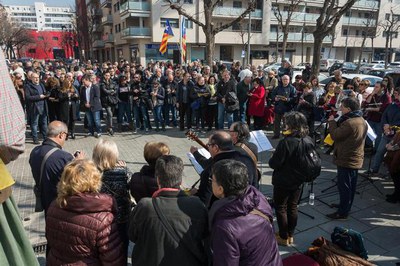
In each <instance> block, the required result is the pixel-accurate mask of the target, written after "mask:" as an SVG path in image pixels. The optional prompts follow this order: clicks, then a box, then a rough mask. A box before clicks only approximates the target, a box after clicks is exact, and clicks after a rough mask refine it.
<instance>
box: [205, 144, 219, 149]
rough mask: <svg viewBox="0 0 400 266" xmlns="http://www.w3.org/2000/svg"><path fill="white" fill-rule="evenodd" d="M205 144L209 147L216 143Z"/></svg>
mask: <svg viewBox="0 0 400 266" xmlns="http://www.w3.org/2000/svg"><path fill="white" fill-rule="evenodd" d="M206 145H207V147H208V148H210V147H212V146H215V145H217V144H215V143H207V144H206Z"/></svg>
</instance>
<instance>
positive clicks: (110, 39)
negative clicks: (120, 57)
mask: <svg viewBox="0 0 400 266" xmlns="http://www.w3.org/2000/svg"><path fill="white" fill-rule="evenodd" d="M103 41H105V42H108V43H110V42H111V43H112V42H114V35H113V34H107V35H104V36H103Z"/></svg>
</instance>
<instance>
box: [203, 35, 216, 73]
mask: <svg viewBox="0 0 400 266" xmlns="http://www.w3.org/2000/svg"><path fill="white" fill-rule="evenodd" d="M204 34H205V35H206V59H207V60H206V61H207V64H208V65H209V66H212V65H213V60H214V48H215V35H213V34H212V33H211V32H208V33H206V32H204ZM211 69H212V67H211Z"/></svg>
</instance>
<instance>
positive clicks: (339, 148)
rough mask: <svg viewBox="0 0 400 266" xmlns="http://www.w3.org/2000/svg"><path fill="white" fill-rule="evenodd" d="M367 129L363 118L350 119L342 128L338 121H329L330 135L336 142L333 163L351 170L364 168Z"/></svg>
mask: <svg viewBox="0 0 400 266" xmlns="http://www.w3.org/2000/svg"><path fill="white" fill-rule="evenodd" d="M367 129H368V127H367V124H366V122H365V120H364V118H362V117H354V118H349V119H348V120H346V121H344V122H343V123H341V124H340V126H337V123H336V121H329V133H330V134H331V137H332V139H333V140H334V141H335V144H334V150H333V158H334V159H333V161H334V163H335V164H336V165H337V166H340V167H345V168H351V169H360V168H361V167H362V165H363V161H364V144H365V137H366V135H367Z"/></svg>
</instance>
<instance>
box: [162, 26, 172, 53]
mask: <svg viewBox="0 0 400 266" xmlns="http://www.w3.org/2000/svg"><path fill="white" fill-rule="evenodd" d="M172 37H174V33H173V32H172V28H171V25H169V20H167V21H166V23H165V30H164V34H163V36H162V40H161V45H160V50H159V51H160V53H161V54H164V53H165V52H166V51H167V44H168V39H169V38H172Z"/></svg>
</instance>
